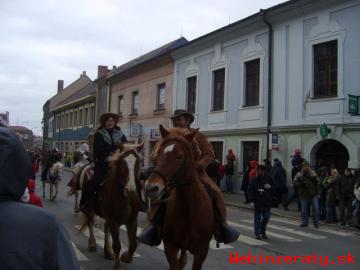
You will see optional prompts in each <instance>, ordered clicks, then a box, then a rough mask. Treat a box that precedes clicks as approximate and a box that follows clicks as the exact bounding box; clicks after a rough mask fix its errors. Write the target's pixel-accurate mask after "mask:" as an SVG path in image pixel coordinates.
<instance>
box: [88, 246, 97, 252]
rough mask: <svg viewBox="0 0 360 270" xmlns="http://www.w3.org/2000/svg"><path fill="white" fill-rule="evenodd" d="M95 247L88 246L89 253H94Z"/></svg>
mask: <svg viewBox="0 0 360 270" xmlns="http://www.w3.org/2000/svg"><path fill="white" fill-rule="evenodd" d="M96 250H97V246H89V252H96Z"/></svg>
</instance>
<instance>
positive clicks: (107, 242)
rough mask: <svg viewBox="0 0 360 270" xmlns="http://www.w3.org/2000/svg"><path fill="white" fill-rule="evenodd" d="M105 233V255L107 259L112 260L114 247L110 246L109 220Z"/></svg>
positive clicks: (105, 226) (105, 225)
mask: <svg viewBox="0 0 360 270" xmlns="http://www.w3.org/2000/svg"><path fill="white" fill-rule="evenodd" d="M104 233H105V243H104V256H105V259H108V260H112V258H113V256H112V249H111V247H110V239H109V236H110V228H109V225H108V223H107V221H105V224H104Z"/></svg>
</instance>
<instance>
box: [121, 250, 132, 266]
mask: <svg viewBox="0 0 360 270" xmlns="http://www.w3.org/2000/svg"><path fill="white" fill-rule="evenodd" d="M120 260H121V261H122V262H124V263H131V262H132V260H133V256H130V254H129V251H125V252H124V253H123V254H121V257H120Z"/></svg>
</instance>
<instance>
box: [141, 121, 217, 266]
mask: <svg viewBox="0 0 360 270" xmlns="http://www.w3.org/2000/svg"><path fill="white" fill-rule="evenodd" d="M160 132H161V136H162V140H161V141H160V142H159V145H158V147H157V161H156V167H155V169H154V171H153V173H152V174H151V175H150V177H149V179H148V180H147V182H146V192H147V195H148V196H149V197H150V198H151V199H152V204H153V206H154V204H156V203H157V202H164V201H166V207H165V208H166V210H165V217H164V222H163V226H162V238H163V242H164V247H165V255H166V258H167V260H168V263H169V266H170V269H171V270H178V269H182V268H184V267H185V264H186V251H189V252H190V253H192V254H193V256H194V262H193V267H192V269H194V270H199V269H201V268H202V264H203V262H204V261H205V259H206V257H207V253H208V250H209V242H210V240H211V237H212V235H213V233H214V230H215V223H214V213H213V209H212V203H211V199H210V196H209V194H208V193H207V191H206V189H205V187H204V185H203V184H202V183H201V180H200V177H207V176H204V175H202V173H201V172H200V171H199V170H198V169H197V167H196V160H198V158H199V155H200V151H199V148H198V147H197V144H196V142H195V141H194V136H195V135H196V133H197V132H198V131H197V130H196V131H194V132H191V133H189V131H188V130H184V129H177V128H173V129H170V130H166V129H165V128H163V127H162V126H161V125H160ZM155 208H156V206H155ZM179 251H180V252H181V253H180V258H178V253H179Z"/></svg>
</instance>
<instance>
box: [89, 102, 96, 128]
mask: <svg viewBox="0 0 360 270" xmlns="http://www.w3.org/2000/svg"><path fill="white" fill-rule="evenodd" d="M94 124H95V109H94V106H91V107H90V125H94Z"/></svg>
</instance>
